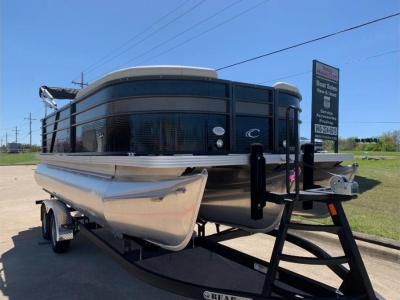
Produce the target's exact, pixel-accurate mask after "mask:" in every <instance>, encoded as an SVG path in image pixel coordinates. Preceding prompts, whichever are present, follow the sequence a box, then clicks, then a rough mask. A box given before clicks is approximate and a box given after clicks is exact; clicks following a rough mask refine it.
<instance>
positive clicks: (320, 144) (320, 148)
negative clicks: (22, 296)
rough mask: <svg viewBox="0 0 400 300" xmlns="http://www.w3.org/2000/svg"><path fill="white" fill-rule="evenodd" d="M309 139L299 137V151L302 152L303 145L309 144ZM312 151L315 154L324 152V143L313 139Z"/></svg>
mask: <svg viewBox="0 0 400 300" xmlns="http://www.w3.org/2000/svg"><path fill="white" fill-rule="evenodd" d="M310 143H311V139H309V138H306V137H303V136H302V137H300V149H301V150H303V148H304V144H310ZM314 151H315V152H321V151H324V141H323V140H320V139H315V141H314Z"/></svg>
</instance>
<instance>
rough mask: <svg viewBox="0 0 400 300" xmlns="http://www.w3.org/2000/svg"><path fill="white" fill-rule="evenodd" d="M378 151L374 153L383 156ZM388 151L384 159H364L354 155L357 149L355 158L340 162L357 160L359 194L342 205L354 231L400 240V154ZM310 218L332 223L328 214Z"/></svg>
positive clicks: (356, 178) (356, 179)
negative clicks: (318, 217)
mask: <svg viewBox="0 0 400 300" xmlns="http://www.w3.org/2000/svg"><path fill="white" fill-rule="evenodd" d="M361 153H362V152H361ZM379 154H380V155H373V156H379V157H381V156H384V155H382V153H379ZM363 155H364V156H365V154H364V153H363ZM387 155H389V157H386V159H384V160H367V159H363V158H362V157H356V156H358V154H357V152H356V153H355V159H354V161H346V162H343V164H344V165H345V164H351V163H353V162H356V163H358V164H359V168H358V171H357V175H356V177H355V179H354V181H356V182H357V183H358V186H359V195H358V198H357V199H355V200H352V201H349V202H344V203H343V207H344V210H345V212H346V215H347V218H348V220H349V223H350V226H351V228H352V230H353V231H357V232H362V233H367V234H372V235H377V236H382V237H386V238H390V239H394V240H398V241H399V240H400V155H399V152H387ZM368 156H372V155H371V154H370V153H369V154H368ZM311 221H314V222H318V223H323V224H332V221H331V219H330V218H327V219H316V220H311Z"/></svg>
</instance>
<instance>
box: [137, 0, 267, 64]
mask: <svg viewBox="0 0 400 300" xmlns="http://www.w3.org/2000/svg"><path fill="white" fill-rule="evenodd" d="M268 1H269V0H265V1H263V2H261V3H259V4H257V5H255V6H253V7H251V8H249V9H248V10H245V11H244V12H242V13H240V14H238V15H236V16H234V17H232V18H230V19H228V20H226V21H224V22H222V23H219V24H218V25H216V26H214V27H212V28H210V29H208V30H206V31H203V32H202V33H200V34H198V35H196V36H194V37H192V38H190V39H188V40H186V41H184V42H182V43H180V44H178V45H176V46H174V47H172V48H170V49H168V50H166V51H164V52H161V53H159V54H157V55H155V56H153V57H151V58H149V59H147V60H145V61H142V62H141V63H138V64H137V65H136V66H138V65H141V64H143V63H145V62H147V61H149V60H152V59H153V58H156V57H158V56H160V55H162V54H165V53H167V52H169V51H171V50H173V49H175V48H178V47H179V46H182V45H183V44H186V43H187V42H190V41H192V40H194V39H196V38H198V37H199V36H202V35H203V34H205V33H207V32H210V31H211V30H214V29H215V28H218V27H219V26H221V25H224V24H226V23H228V22H230V21H232V20H233V19H236V18H237V17H240V16H241V15H244V14H245V13H247V12H249V11H251V10H253V9H254V8H256V7H258V6H260V5H262V4H264V3H265V2H268Z"/></svg>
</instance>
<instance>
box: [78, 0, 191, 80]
mask: <svg viewBox="0 0 400 300" xmlns="http://www.w3.org/2000/svg"><path fill="white" fill-rule="evenodd" d="M188 2H189V0H187V1H185V2H184V3H183V4H181V5H179V6H177V7H176V8H175V9H173V10H172V11H170V12H169V13H168V14H166V15H165V16H164V17H162V18H161V19H159V20H158V21H157V22H155V23H153V24H152V25H150V26H149V27H147V28H146V29H145V30H143V31H141V32H140V33H138V34H137V35H135V36H134V37H133V38H131V39H130V40H129V41H127V42H125V43H124V44H123V45H121V46H119V47H118V48H117V49H115V50H114V51H112V52H110V53H109V54H107V55H106V56H104V57H103V58H102V59H100V60H98V61H97V62H95V63H94V64H92V65H90V66H89V67H87V68H86V69H85V70H83V72H85V71H87V70H88V69H90V68H91V67H93V66H95V65H97V64H98V63H99V62H101V61H102V60H104V59H106V58H107V57H109V56H110V55H111V54H113V53H115V52H117V51H118V50H119V49H121V48H123V47H124V46H125V45H127V44H129V43H130V42H131V41H133V40H134V39H136V38H137V37H138V36H140V35H141V34H143V33H145V32H146V31H147V30H149V29H150V28H152V27H154V26H155V25H157V24H158V23H160V22H161V21H162V20H164V19H165V18H166V17H168V16H169V15H171V14H172V13H174V12H175V11H177V10H178V9H179V8H181V7H182V6H184V5H185V4H186V3H188ZM77 78H79V76H77V77H76V78H75V79H74V80H76V79H77Z"/></svg>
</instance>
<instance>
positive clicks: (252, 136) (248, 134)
mask: <svg viewBox="0 0 400 300" xmlns="http://www.w3.org/2000/svg"><path fill="white" fill-rule="evenodd" d="M260 131H261V130H260V129H250V130H249V131H247V132H246V133H245V136H246V137H249V138H252V139H255V138H257V137H259V136H260V135H252V133H253V132H257V133H259V132H260Z"/></svg>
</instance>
